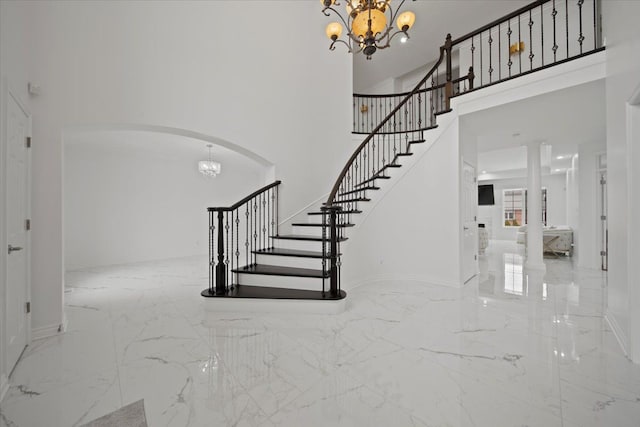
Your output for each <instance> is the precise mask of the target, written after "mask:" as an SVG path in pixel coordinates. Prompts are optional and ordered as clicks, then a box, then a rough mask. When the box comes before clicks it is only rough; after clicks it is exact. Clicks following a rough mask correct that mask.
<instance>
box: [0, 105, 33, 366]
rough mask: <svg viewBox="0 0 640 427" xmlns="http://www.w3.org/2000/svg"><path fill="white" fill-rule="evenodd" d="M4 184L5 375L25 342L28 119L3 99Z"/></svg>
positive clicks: (17, 357) (27, 280)
mask: <svg viewBox="0 0 640 427" xmlns="http://www.w3.org/2000/svg"><path fill="white" fill-rule="evenodd" d="M7 103H8V105H7V110H6V111H7V122H6V123H7V160H6V161H7V181H6V185H7V188H6V191H7V192H6V194H7V200H6V209H7V218H6V227H7V228H6V230H7V243H8V247H7V248H4V249H3V250H4V251H6V252H4V253H5V256H6V257H7V293H6V296H7V298H6V310H5V313H6V316H7V319H6V322H7V323H6V325H7V326H6V337H7V361H8V367H9V372H11V370H12V369H13V367H14V366H15V364H16V363H17V362H18V359H19V358H20V355H21V354H22V352H23V350H24V348H25V347H26V345H27V344H28V342H29V314H28V313H27V301H28V296H29V254H30V250H29V243H30V242H29V236H28V234H27V222H26V221H27V218H29V152H28V149H27V136H28V132H29V117H28V115H27V113H26V112H25V111H24V110H23V109H22V107H21V106H20V104H19V103H18V101H17V100H16V99H15V98H14V97H13V96H12V95H11V93H9V96H8V97H7Z"/></svg>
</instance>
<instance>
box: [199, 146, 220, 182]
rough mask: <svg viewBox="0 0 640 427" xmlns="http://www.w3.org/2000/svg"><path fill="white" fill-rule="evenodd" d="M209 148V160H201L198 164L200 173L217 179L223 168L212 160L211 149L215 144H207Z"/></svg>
mask: <svg viewBox="0 0 640 427" xmlns="http://www.w3.org/2000/svg"><path fill="white" fill-rule="evenodd" d="M207 147H208V148H209V160H201V161H199V162H198V172H200V173H201V174H203V175H204V176H206V177H209V178H215V177H216V176H217V175H218V174H220V172H221V171H222V166H221V165H220V163H218V162H214V161H213V160H211V147H213V144H207Z"/></svg>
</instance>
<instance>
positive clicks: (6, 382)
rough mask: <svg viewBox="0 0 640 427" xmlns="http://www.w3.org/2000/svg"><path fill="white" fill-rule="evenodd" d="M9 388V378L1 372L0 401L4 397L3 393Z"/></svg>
mask: <svg viewBox="0 0 640 427" xmlns="http://www.w3.org/2000/svg"><path fill="white" fill-rule="evenodd" d="M8 390H9V378H7V376H6V375H4V374H2V376H0V402H2V399H4V395H5V394H7V391H8Z"/></svg>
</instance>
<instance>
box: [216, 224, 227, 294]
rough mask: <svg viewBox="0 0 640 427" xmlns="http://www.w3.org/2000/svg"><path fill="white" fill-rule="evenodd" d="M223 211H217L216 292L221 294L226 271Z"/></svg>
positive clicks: (224, 284)
mask: <svg viewBox="0 0 640 427" xmlns="http://www.w3.org/2000/svg"><path fill="white" fill-rule="evenodd" d="M223 220H224V212H223V211H218V264H217V265H216V294H218V295H223V294H224V293H225V292H226V290H227V287H226V283H227V281H226V271H225V268H226V266H225V264H224V234H223V232H222V230H223Z"/></svg>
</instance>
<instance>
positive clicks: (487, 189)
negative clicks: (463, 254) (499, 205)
mask: <svg viewBox="0 0 640 427" xmlns="http://www.w3.org/2000/svg"><path fill="white" fill-rule="evenodd" d="M495 203H496V202H495V199H494V198H493V184H489V185H478V205H495Z"/></svg>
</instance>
